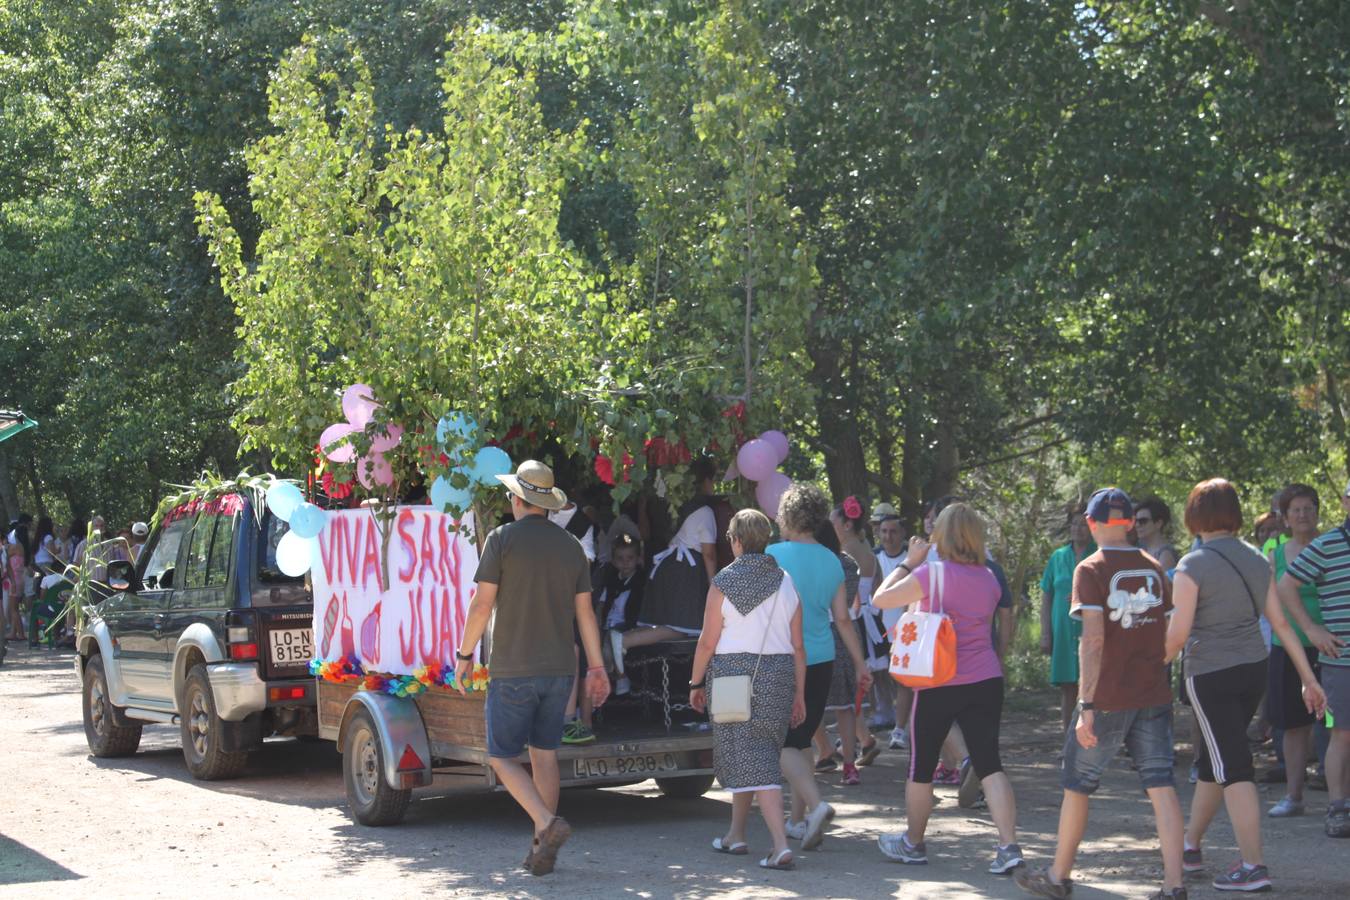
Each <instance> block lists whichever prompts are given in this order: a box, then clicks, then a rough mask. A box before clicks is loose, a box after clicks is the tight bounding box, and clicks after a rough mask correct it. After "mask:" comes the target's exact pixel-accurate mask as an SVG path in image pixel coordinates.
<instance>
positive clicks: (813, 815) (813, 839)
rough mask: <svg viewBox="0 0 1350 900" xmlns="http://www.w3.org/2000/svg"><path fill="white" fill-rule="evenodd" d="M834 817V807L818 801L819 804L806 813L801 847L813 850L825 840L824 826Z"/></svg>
mask: <svg viewBox="0 0 1350 900" xmlns="http://www.w3.org/2000/svg"><path fill="white" fill-rule="evenodd" d="M833 819H834V807H833V806H831V805H830V804H828V803H826V802H825V801H824V800H822V801H820V805H819V806H817V807H816V808H815V809H813V810H811V811H810V812H809V813H807V814H806V834H804V835H802V849H803V850H814V849H816V848H817V847H819V846H820V842H821V841H823V840H825V828H826V826H828V825H829V824H830V822H831V820H833Z"/></svg>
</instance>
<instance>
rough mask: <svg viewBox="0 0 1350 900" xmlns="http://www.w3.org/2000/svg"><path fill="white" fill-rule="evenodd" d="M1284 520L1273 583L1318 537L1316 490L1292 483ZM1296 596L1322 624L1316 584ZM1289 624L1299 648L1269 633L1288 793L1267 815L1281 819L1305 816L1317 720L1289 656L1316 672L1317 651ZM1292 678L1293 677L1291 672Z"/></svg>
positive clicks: (1273, 715)
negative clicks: (1305, 701) (1302, 658)
mask: <svg viewBox="0 0 1350 900" xmlns="http://www.w3.org/2000/svg"><path fill="white" fill-rule="evenodd" d="M1278 496H1279V500H1280V516H1281V517H1282V518H1283V519H1284V521H1285V523H1286V524H1287V525H1288V526H1289V529H1290V534H1289V540H1288V541H1286V542H1285V543H1283V544H1276V545H1275V546H1274V547H1272V548H1271V549H1270V552H1269V553H1268V556H1269V558H1270V560H1271V562H1272V564H1273V565H1274V566H1275V580H1276V581H1277V582H1278V581H1279V580H1280V577H1281V576H1282V575H1284V573H1285V570H1286V569H1287V568H1288V567H1289V563H1290V562H1292V561H1294V560H1295V559H1297V558H1298V555H1299V554H1300V553H1301V552H1303V548H1304V547H1306V546H1308V545H1309V544H1310V543H1312V541H1313V538H1315V537H1317V527H1318V521H1319V519H1320V518H1321V508H1320V507H1321V501H1320V500H1319V498H1318V496H1317V491H1316V490H1314V489H1313V488H1311V487H1309V486H1308V485H1306V484H1291V485H1289V486H1288V487H1286V488H1285V489H1284V490H1282V491H1280V493H1279V495H1278ZM1298 598H1299V600H1300V601H1301V602H1302V603H1303V608H1304V609H1305V610H1306V611H1307V613H1308V618H1310V619H1312V621H1313V624H1314V625H1321V624H1322V604H1321V603H1320V602H1318V599H1317V585H1315V584H1305V585H1303V586H1301V587H1300V588H1299V589H1298ZM1286 618H1288V619H1289V626H1290V627H1291V628H1293V629H1294V634H1295V635H1296V636H1297V637H1298V640H1299V643H1301V644H1302V645H1303V646H1302V647H1301V648H1291V647H1285V646H1284V643H1283V642H1282V641H1281V640H1280V638H1279V635H1271V640H1270V643H1271V648H1270V662H1269V664H1268V666H1267V667H1266V719H1267V720H1268V721H1269V722H1270V724H1271V725H1272V726H1274V727H1275V728H1279V729H1282V730H1283V731H1284V739H1283V743H1284V771H1285V779H1286V780H1285V785H1286V788H1287V790H1286V793H1285V796H1284V799H1282V800H1280V802H1279V803H1277V804H1275V806H1274V807H1273V808H1272V809H1271V810H1270V812H1269V813H1267V815H1270V816H1272V817H1274V818H1277V819H1282V818H1285V817H1287V816H1299V815H1302V814H1303V784H1304V782H1305V781H1306V780H1307V765H1308V757H1309V756H1311V755H1312V738H1313V733H1312V732H1313V725H1314V724H1315V719H1314V718H1313V714H1312V713H1310V712H1308V709H1307V707H1305V706H1304V705H1303V697H1302V694H1301V690H1302V682H1301V681H1300V680H1299V677H1298V672H1297V670H1296V669H1295V668H1294V662H1293V660H1292V659H1291V658H1290V655H1289V654H1290V653H1298V652H1302V653H1303V654H1304V656H1306V657H1307V660H1308V664H1309V665H1310V666H1312V668H1313V671H1314V672H1319V673H1320V671H1321V668H1320V667H1319V666H1318V663H1317V648H1316V647H1314V646H1313V645H1312V641H1310V640H1308V636H1307V635H1306V634H1304V633H1303V629H1302V628H1300V627H1299V626H1298V623H1297V622H1296V621H1295V620H1294V617H1293V616H1292V615H1289V614H1288V613H1286ZM1291 672H1292V673H1293V675H1290V673H1291Z"/></svg>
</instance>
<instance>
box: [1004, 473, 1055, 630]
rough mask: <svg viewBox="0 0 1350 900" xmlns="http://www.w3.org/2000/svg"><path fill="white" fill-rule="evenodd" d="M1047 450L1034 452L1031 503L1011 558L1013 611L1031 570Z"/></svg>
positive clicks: (1045, 484)
mask: <svg viewBox="0 0 1350 900" xmlns="http://www.w3.org/2000/svg"><path fill="white" fill-rule="evenodd" d="M1049 452H1050V451H1049V450H1048V449H1046V450H1042V451H1041V452H1040V453H1038V454H1036V461H1035V463H1034V466H1035V468H1034V470H1033V474H1032V476H1031V505H1030V507H1029V509H1028V511H1027V517H1026V521H1025V523H1024V524H1023V526H1022V536H1021V539H1020V540H1019V541H1018V542H1017V551H1016V553H1017V555H1016V556H1015V557H1014V558H1013V560H1012V563H1013V576H1012V578H1011V579H1009V585H1008V587H1009V589H1011V590H1012V595H1013V611H1014V613H1016V612H1017V611H1018V610H1017V604H1018V603H1019V602H1020V601H1021V599H1022V591H1023V590H1025V589H1026V583H1027V575H1028V574H1029V573H1030V572H1031V545H1032V541H1033V540H1034V539H1035V536H1036V532H1037V531H1038V530H1039V529H1040V527H1041V514H1042V512H1043V509H1044V506H1045V498H1046V496H1047V494H1048V493H1049V487H1050V477H1049V476H1050V472H1049V467H1048V466H1047V465H1046V454H1048V453H1049ZM1004 568H1005V569H1006V568H1007V567H1006V566H1005V567H1004Z"/></svg>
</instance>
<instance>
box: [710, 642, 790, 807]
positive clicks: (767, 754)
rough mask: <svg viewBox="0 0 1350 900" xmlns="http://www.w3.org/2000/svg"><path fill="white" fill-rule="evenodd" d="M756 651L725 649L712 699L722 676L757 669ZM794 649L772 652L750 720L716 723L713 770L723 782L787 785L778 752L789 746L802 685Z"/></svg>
mask: <svg viewBox="0 0 1350 900" xmlns="http://www.w3.org/2000/svg"><path fill="white" fill-rule="evenodd" d="M757 657H758V654H755V653H719V654H717V655H715V656H714V657H713V658H712V665H711V666H710V668H709V675H710V680H709V683H708V700H709V702H710V703H711V702H712V696H713V694H714V693H715V692H716V691H717V679H718V678H725V677H727V676H730V675H750V674H753V673H754V671H755V659H756V658H757ZM796 687H797V684H796V672H795V671H794V670H793V664H792V655H791V654H788V653H774V654H766V655H765V656H764V657H763V659H761V660H760V663H759V674H758V675H756V676H755V691H754V699H753V700H752V701H751V702H750V720H749V721H747V722H736V723H733V724H718V723H717V722H714V723H713V771H714V772H715V773H716V774H717V780H718V782H720V783H721V785H722V787H723V788H725V789H726V790H728V791H731V792H733V793H735V792H737V791H749V790H757V789H763V788H775V787H782V784H783V772H782V769H780V768H779V765H778V753H779V751H780V750H782V748H783V740H784V738H786V737H787V733H788V726H789V724H790V721H789V720H790V719H791V718H792V696H793V693H794V692H795V691H796Z"/></svg>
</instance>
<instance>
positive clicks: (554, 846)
mask: <svg viewBox="0 0 1350 900" xmlns="http://www.w3.org/2000/svg"><path fill="white" fill-rule="evenodd" d="M571 836H572V826H571V825H568V824H567V820H566V819H564V818H563V817H562V816H554V817H553V818H552V819H550V820H549V823H548V826H547V827H546V828H545V829H544V830H543V831H541V832H539V836H538V838H537V840H538V841H539V848H538V849H537V850H535V851H534V857H533V859H531V860H530V874H531V875H547V874H549V873H550V872H552V871H553V866H554V865H555V864H556V863H557V861H558V850H559V849H560V848H561V847H562V845H563V844H565V843H567V839H568V838H569V837H571Z"/></svg>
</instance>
